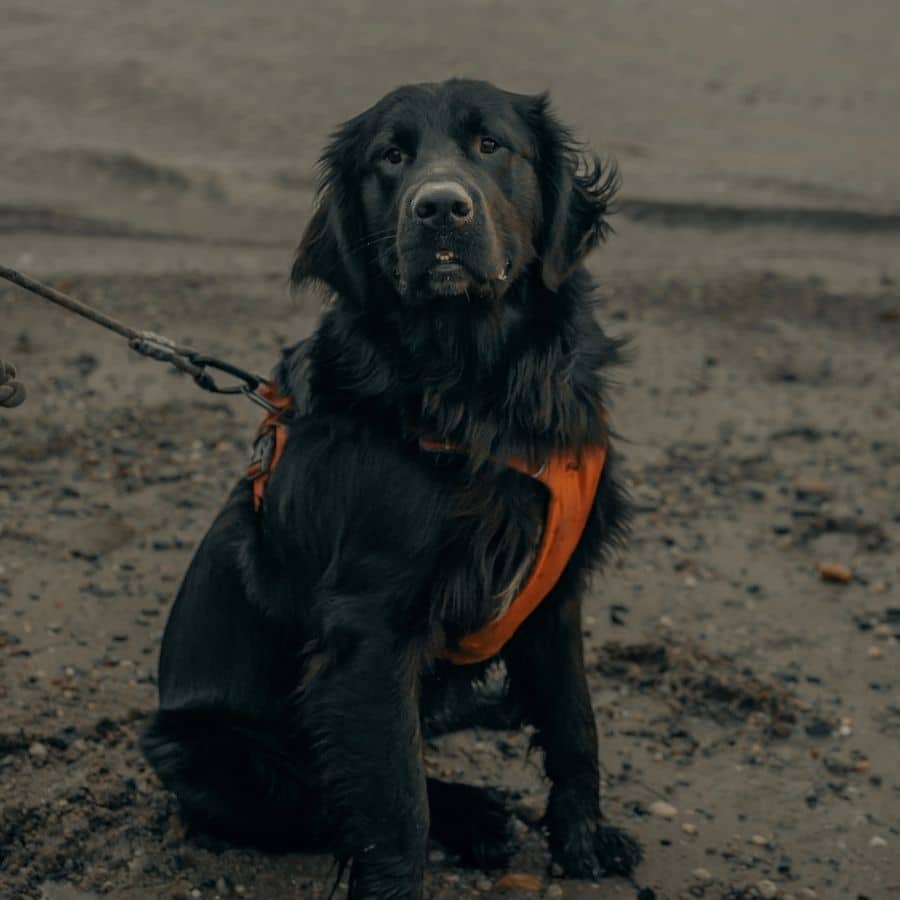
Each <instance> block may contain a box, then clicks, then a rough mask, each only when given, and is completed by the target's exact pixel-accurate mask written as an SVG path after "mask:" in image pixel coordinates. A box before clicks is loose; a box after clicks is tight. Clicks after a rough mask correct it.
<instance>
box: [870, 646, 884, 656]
mask: <svg viewBox="0 0 900 900" xmlns="http://www.w3.org/2000/svg"><path fill="white" fill-rule="evenodd" d="M883 656H884V650H882V649H881V647H876V646H875V645H874V644H872V646H871V647H869V659H881V658H882V657H883Z"/></svg>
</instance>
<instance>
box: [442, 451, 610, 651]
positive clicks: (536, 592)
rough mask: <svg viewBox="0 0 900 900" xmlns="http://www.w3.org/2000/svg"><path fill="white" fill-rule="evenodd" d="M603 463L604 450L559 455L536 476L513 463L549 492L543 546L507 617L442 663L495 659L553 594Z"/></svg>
mask: <svg viewBox="0 0 900 900" xmlns="http://www.w3.org/2000/svg"><path fill="white" fill-rule="evenodd" d="M605 462H606V448H605V447H603V446H596V447H591V448H588V449H586V450H585V451H583V452H582V453H581V454H580V455H575V454H572V453H558V454H556V455H554V456H552V457H551V458H550V459H549V460H548V461H547V463H546V464H545V465H544V466H543V467H542V468H541V469H540V470H539V471H538V472H537V473H534V472H533V471H532V469H533V467H530V466H529V465H528V464H527V463H525V462H524V461H522V460H516V459H512V460H509V462H508V464H509V465H510V466H512V467H513V468H515V469H518V470H519V471H520V472H523V473H525V474H526V475H531V477H533V478H536V479H537V480H538V481H540V482H541V483H542V484H544V485H546V487H547V489H548V490H549V491H550V499H549V501H548V504H547V518H546V521H545V523H544V534H543V536H542V538H541V545H540V547H539V549H538V553H537V556H536V557H535V560H534V564H533V565H532V568H531V574H530V575H529V576H528V580H527V581H526V583H525V586H524V587H523V588H522V590H521V591H520V592H519V594H518V596H517V597H516V598H515V599H514V600H513V602H512V603H511V604H510V605H509V607H507V609H506V610H505V611H504V613H503V614H502V615H501V616H499V617H498V618H496V619H494V620H493V621H492V622H489V623H488V624H487V625H485V626H484V627H483V628H480V629H479V630H478V631H476V632H474V633H473V634H470V635H467V636H466V637H464V638H462V639H461V640H460V641H459V642H458V645H457V646H456V647H455V648H454V649H452V650H449V651H447V652H445V653H444V654H443V658H444V659H448V660H449V661H450V662H453V663H456V664H457V665H470V664H473V663H479V662H483V661H484V660H486V659H489V658H490V657H492V656H495V655H496V654H497V653H499V652H500V650H501V649H502V648H503V646H504V645H505V644H506V642H507V641H508V640H509V639H510V638H511V637H512V636H513V635H514V634H515V632H516V631H517V630H518V628H519V626H520V625H521V624H522V623H523V622H524V621H525V620H526V619H527V618H528V616H530V615H531V613H533V612H534V610H535V609H537V607H538V605H539V604H540V603H541V601H542V600H543V599H544V598H545V597H546V596H547V595H548V594H549V593H550V591H552V590H553V588H554V587H555V586H556V583H557V582H558V581H559V579H560V577H561V575H562V573H563V571H564V570H565V568H566V566H567V565H568V563H569V560H570V559H571V558H572V554H573V553H574V552H575V548H576V547H577V546H578V542H579V541H580V540H581V535H582V534H583V533H584V528H585V525H586V524H587V520H588V516H589V515H590V512H591V508H592V506H593V504H594V499H595V497H596V495H597V488H598V486H599V484H600V476H601V475H602V473H603V466H604V464H605Z"/></svg>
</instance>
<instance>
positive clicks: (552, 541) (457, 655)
mask: <svg viewBox="0 0 900 900" xmlns="http://www.w3.org/2000/svg"><path fill="white" fill-rule="evenodd" d="M260 393H261V394H262V395H263V396H264V397H265V399H266V400H268V401H269V402H270V403H271V404H272V405H273V406H275V407H276V409H277V412H270V413H268V414H267V415H266V417H265V418H264V419H263V421H262V424H261V425H260V428H259V431H258V432H257V440H256V444H255V449H254V456H253V460H252V461H251V463H250V466H249V467H248V469H247V478H248V479H249V480H250V481H251V482H252V486H253V508H254V509H255V510H256V511H257V512H258V511H259V509H260V506H261V505H262V498H263V493H264V491H265V488H266V482H267V481H268V478H269V475H270V474H271V473H272V471H273V470H274V468H275V466H276V465H278V461H279V459H281V455H282V453H283V452H284V447H285V444H286V443H287V426H286V424H285V421H284V419H285V417H286V414H287V413H289V411H290V410H291V409H292V408H293V404H292V402H291V400H290V398H289V397H282V396H280V395H279V394H278V392H277V391H276V390H275V388H274V387H273V386H272V385H265V386H264V387H263V388H261V389H260ZM420 446H421V447H422V449H423V450H428V451H442V450H446V451H451V452H453V451H457V448H456V447H453V446H448V445H446V444H443V443H440V442H436V441H429V440H425V439H423V440H421V441H420ZM605 462H606V447H604V446H602V445H598V446H594V447H590V448H588V449H587V450H584V451H583V452H582V453H581V454H580V455H579V454H575V453H571V452H567V451H560V452H559V453H555V454H553V455H552V456H551V457H550V458H549V459H548V460H547V462H546V463H545V464H544V465H543V466H541V468H540V469H539V470H538V471H537V472H533V471H531V469H530V468H529V466H528V464H527V463H526V462H525V461H523V460H521V459H517V458H511V459H508V460H506V465H508V466H509V467H510V468H513V469H516V470H517V471H519V472H522V473H523V474H525V475H528V476H529V477H530V478H534V479H536V480H537V481H540V482H541V484H543V485H544V486H545V487H546V488H547V490H548V491H549V492H550V499H549V502H548V504H547V517H546V521H545V522H544V533H543V536H542V538H541V544H540V547H539V548H538V552H537V556H536V557H535V560H534V563H533V564H532V567H531V573H530V574H529V576H528V580H527V581H526V582H525V585H524V587H523V588H522V589H521V590H520V591H519V593H518V594H517V595H516V597H515V599H514V600H513V601H512V603H510V604H509V606H507V608H506V609H505V610H504V611H503V612H502V613H501V614H500V615H499V616H498V617H497V618H496V619H494V620H493V621H491V622H488V623H487V625H485V626H483V627H482V628H479V629H478V631H476V632H474V633H472V634H469V635H466V636H465V637H464V638H461V639H460V640H459V642H458V643H457V646H456V647H455V648H454V649H452V650H450V649H448V650H445V651H443V652H442V653H441V654H440V656H441V658H443V659H446V660H449V661H450V662H452V663H455V664H456V665H470V664H472V663H479V662H484V661H485V660H487V659H490V658H491V657H492V656H495V655H496V654H497V653H499V652H500V650H501V649H502V648H503V646H504V644H506V642H507V641H508V640H509V639H510V638H511V637H512V636H513V635H514V634H515V632H516V630H517V629H518V628H519V626H520V625H521V624H522V623H523V622H524V621H525V620H526V619H527V618H528V616H530V615H531V613H533V612H534V610H535V609H537V607H538V605H539V604H540V602H541V601H542V600H543V599H544V598H545V597H546V596H547V595H548V594H549V593H550V591H551V590H553V588H554V586H555V585H556V583H557V581H559V579H560V576H561V575H562V573H563V571H564V569H565V568H566V566H567V565H568V563H569V560H570V559H571V558H572V554H573V553H574V552H575V548H576V547H577V546H578V542H579V540H580V539H581V535H582V533H583V532H584V527H585V525H586V524H587V520H588V516H589V514H590V511H591V507H592V506H593V504H594V498H595V497H596V495H597V487H598V485H599V484H600V476H601V475H602V473H603V465H604V463H605Z"/></svg>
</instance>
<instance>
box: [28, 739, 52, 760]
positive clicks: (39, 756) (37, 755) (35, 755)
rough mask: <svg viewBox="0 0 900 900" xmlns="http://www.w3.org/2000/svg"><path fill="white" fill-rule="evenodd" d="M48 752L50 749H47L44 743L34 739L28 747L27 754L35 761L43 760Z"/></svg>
mask: <svg viewBox="0 0 900 900" xmlns="http://www.w3.org/2000/svg"><path fill="white" fill-rule="evenodd" d="M49 752H50V751H49V750H47V747H46V745H45V744H42V743H40V742H39V741H35V742H34V743H33V744H32V745H31V746H30V747H29V748H28V755H29V756H30V757H31V758H32V759H33V760H35V762H43V760H45V759H46V758H47V754H48V753H49Z"/></svg>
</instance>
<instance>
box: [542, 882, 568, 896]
mask: <svg viewBox="0 0 900 900" xmlns="http://www.w3.org/2000/svg"><path fill="white" fill-rule="evenodd" d="M562 895H563V889H562V888H561V887H560V886H559V885H558V884H551V885H550V887H548V888H547V893H546V894H544V896H545V897H562Z"/></svg>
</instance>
